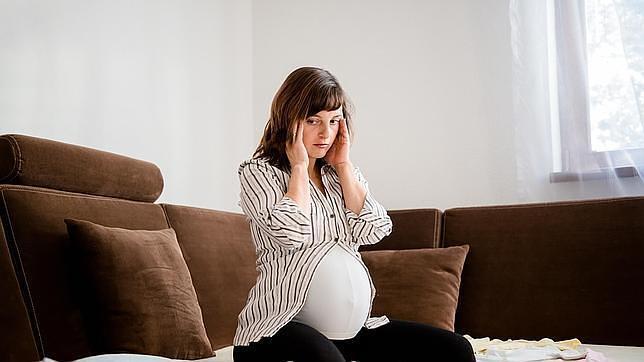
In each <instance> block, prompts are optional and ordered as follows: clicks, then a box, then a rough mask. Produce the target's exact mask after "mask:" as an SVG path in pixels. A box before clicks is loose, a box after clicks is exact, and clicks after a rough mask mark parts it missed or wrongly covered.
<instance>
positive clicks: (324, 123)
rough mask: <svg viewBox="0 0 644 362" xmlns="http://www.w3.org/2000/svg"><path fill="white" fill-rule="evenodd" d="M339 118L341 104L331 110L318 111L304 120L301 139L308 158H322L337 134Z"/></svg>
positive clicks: (340, 116)
mask: <svg viewBox="0 0 644 362" xmlns="http://www.w3.org/2000/svg"><path fill="white" fill-rule="evenodd" d="M341 118H342V106H340V108H338V109H336V110H333V111H320V112H318V113H316V114H315V115H313V116H310V117H309V118H307V119H305V120H304V129H303V131H302V140H303V141H304V146H305V147H306V151H307V152H308V154H309V158H312V159H315V158H323V157H324V156H325V155H326V153H327V151H328V150H329V148H330V147H331V145H332V144H333V141H335V136H336V135H337V134H338V130H339V129H340V119H341ZM318 145H324V146H318Z"/></svg>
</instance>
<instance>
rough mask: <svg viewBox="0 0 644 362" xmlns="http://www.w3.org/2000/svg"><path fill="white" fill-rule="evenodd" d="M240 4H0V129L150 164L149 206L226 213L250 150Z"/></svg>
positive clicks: (75, 0) (247, 14)
mask: <svg viewBox="0 0 644 362" xmlns="http://www.w3.org/2000/svg"><path fill="white" fill-rule="evenodd" d="M250 4H251V3H250V1H249V0H244V1H239V0H237V1H205V0H204V1H172V0H164V1H157V0H154V1H125V0H121V1H100V0H69V1H60V0H59V1H49V0H36V1H22V0H16V1H1V2H0V133H2V134H5V133H22V134H28V135H32V136H37V137H44V138H51V139H55V140H60V141H63V142H69V143H75V144H81V145H85V146H89V147H95V148H99V149H102V150H106V151H110V152H114V153H120V154H124V155H127V156H131V157H135V158H140V159H144V160H147V161H151V162H153V163H155V164H157V165H158V166H159V167H160V169H161V171H162V173H163V175H164V182H165V187H164V191H163V194H162V195H161V197H160V199H159V202H168V203H176V204H186V205H195V206H203V207H209V208H217V209H230V210H233V209H237V206H236V202H237V199H238V195H237V193H238V191H236V190H238V188H239V186H238V185H239V180H238V177H237V165H238V163H239V162H238V161H239V158H241V157H242V155H243V154H245V153H246V152H247V150H248V149H250V148H251V147H253V144H254V143H255V140H253V139H252V130H253V125H252V118H251V117H252V110H251V102H252V94H251V89H252V69H251V54H252V53H251V52H252V43H251V29H252V26H251V5H250Z"/></svg>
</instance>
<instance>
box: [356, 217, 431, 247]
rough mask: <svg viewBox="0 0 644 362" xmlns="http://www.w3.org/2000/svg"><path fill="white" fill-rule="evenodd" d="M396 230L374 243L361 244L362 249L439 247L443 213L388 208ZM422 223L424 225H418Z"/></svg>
mask: <svg viewBox="0 0 644 362" xmlns="http://www.w3.org/2000/svg"><path fill="white" fill-rule="evenodd" d="M387 214H388V215H389V217H390V218H391V222H392V223H393V225H394V228H395V230H393V231H392V233H391V234H390V235H388V236H385V237H384V238H383V239H382V240H381V241H379V242H378V243H376V244H372V245H360V248H359V249H358V250H360V251H372V250H404V249H423V248H437V247H438V245H439V244H440V235H441V225H442V219H443V213H442V211H441V210H438V209H432V208H425V209H405V210H387ZM419 225H422V227H418V226H419Z"/></svg>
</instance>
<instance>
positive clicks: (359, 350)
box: [233, 318, 475, 362]
mask: <svg viewBox="0 0 644 362" xmlns="http://www.w3.org/2000/svg"><path fill="white" fill-rule="evenodd" d="M389 321H390V322H389V323H387V324H385V325H382V326H380V327H377V328H374V329H367V328H365V327H362V329H361V330H360V332H358V334H357V335H356V336H355V337H353V338H351V339H345V340H333V339H328V338H327V337H326V336H324V335H323V334H322V333H320V332H318V331H317V330H316V329H315V328H312V327H309V326H307V325H305V324H302V323H298V322H294V321H290V322H289V323H287V324H286V325H285V326H284V327H282V328H281V329H280V330H279V331H277V333H276V334H275V335H273V336H272V337H263V338H262V339H260V340H259V341H257V342H251V343H250V345H248V346H235V347H233V360H234V361H235V362H247V361H262V362H263V361H266V362H269V361H270V362H273V361H296V362H300V361H302V362H304V361H306V362H318V361H319V362H322V361H324V362H346V361H360V362H371V361H387V362H396V361H405V362H407V361H439V362H475V358H474V351H473V350H472V346H471V345H470V343H469V342H468V341H467V340H466V339H465V338H464V337H463V336H461V335H459V334H457V333H454V332H450V331H447V330H444V329H440V328H436V327H432V326H430V325H427V324H423V323H418V322H411V321H403V320H396V319H391V318H390V319H389Z"/></svg>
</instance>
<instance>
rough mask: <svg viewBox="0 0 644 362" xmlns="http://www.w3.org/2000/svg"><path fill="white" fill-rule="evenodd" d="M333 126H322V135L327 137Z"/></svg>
mask: <svg viewBox="0 0 644 362" xmlns="http://www.w3.org/2000/svg"><path fill="white" fill-rule="evenodd" d="M331 130H332V129H331V126H321V127H320V131H319V132H320V136H323V137H326V136H327V135H330V134H331Z"/></svg>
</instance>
